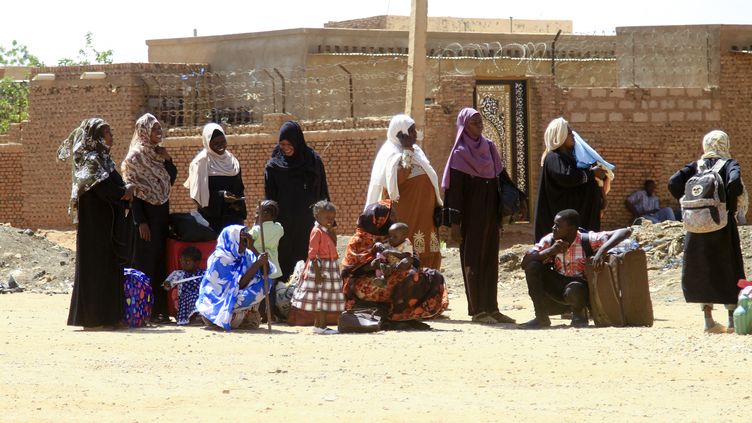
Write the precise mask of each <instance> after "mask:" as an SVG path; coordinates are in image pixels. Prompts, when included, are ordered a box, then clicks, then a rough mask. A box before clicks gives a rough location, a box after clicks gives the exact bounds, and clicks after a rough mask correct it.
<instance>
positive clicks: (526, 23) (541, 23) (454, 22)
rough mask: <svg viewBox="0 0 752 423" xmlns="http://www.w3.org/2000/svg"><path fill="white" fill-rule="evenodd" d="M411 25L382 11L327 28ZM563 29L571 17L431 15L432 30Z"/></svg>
mask: <svg viewBox="0 0 752 423" xmlns="http://www.w3.org/2000/svg"><path fill="white" fill-rule="evenodd" d="M409 25H410V17H409V16H394V15H382V16H371V17H367V18H361V19H352V20H347V21H339V22H334V21H330V22H327V23H325V24H324V28H351V29H389V30H397V31H407V30H408V29H409ZM559 29H561V30H562V32H564V33H571V32H572V21H571V20H537V19H514V18H511V19H510V18H507V17H504V18H500V19H482V18H452V17H446V16H442V17H435V16H429V17H428V30H429V31H435V32H494V33H505V34H509V33H528V34H530V33H544V34H555V33H556V31H558V30H559Z"/></svg>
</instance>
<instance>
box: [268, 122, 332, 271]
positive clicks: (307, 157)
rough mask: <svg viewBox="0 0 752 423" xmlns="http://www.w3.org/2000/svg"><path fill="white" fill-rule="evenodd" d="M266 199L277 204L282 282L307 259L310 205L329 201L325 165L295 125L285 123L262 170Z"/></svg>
mask: <svg viewBox="0 0 752 423" xmlns="http://www.w3.org/2000/svg"><path fill="white" fill-rule="evenodd" d="M264 191H265V193H266V199H267V200H274V201H276V202H277V204H279V216H278V217H277V221H278V222H279V223H280V224H282V227H283V228H284V229H285V236H284V237H283V238H282V239H281V240H280V242H279V265H280V267H281V268H282V280H287V279H288V277H289V276H290V274H292V272H293V269H294V268H295V263H297V262H298V261H299V260H305V259H306V257H307V256H308V238H309V236H310V234H311V229H312V228H313V222H314V218H313V213H311V206H312V205H313V204H314V203H316V202H317V201H319V200H329V188H328V186H327V184H326V173H325V172H324V163H323V162H322V161H321V158H320V157H319V155H318V154H316V152H315V151H313V149H312V148H311V147H308V146H307V145H306V142H305V138H304V137H303V130H302V129H301V128H300V125H298V124H297V123H296V122H292V121H289V122H285V123H284V124H283V125H282V127H281V128H280V130H279V143H278V144H277V146H276V147H274V151H273V152H272V157H271V159H270V160H269V161H268V162H267V163H266V169H265V170H264Z"/></svg>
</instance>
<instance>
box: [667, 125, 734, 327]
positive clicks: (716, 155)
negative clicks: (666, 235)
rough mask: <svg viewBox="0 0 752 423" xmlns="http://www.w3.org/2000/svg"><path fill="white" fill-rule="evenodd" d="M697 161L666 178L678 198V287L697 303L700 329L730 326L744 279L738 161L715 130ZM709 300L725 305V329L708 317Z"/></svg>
mask: <svg viewBox="0 0 752 423" xmlns="http://www.w3.org/2000/svg"><path fill="white" fill-rule="evenodd" d="M702 149H703V154H702V156H701V157H700V160H698V161H696V162H691V163H689V164H687V165H686V166H684V167H683V168H682V169H681V170H679V171H678V172H676V173H675V174H674V175H673V176H671V178H670V179H669V181H668V189H669V191H671V195H673V196H674V197H675V198H677V199H679V200H680V203H681V206H682V221H683V222H684V228H685V229H686V231H687V233H686V236H685V237H684V259H683V264H682V291H684V299H685V300H686V301H687V302H688V303H699V304H701V307H702V311H703V313H704V315H705V331H706V332H709V333H725V332H730V331H733V327H734V319H733V311H734V308H735V307H736V300H737V295H738V294H739V288H738V287H737V282H738V281H739V279H745V276H744V261H743V259H742V250H741V245H740V243H739V230H738V228H737V223H738V221H737V219H738V218H739V217H738V216H742V218H743V216H744V215H746V213H747V203H748V200H747V192H746V190H745V188H744V183H743V181H742V174H741V166H740V165H739V163H738V162H737V161H736V160H734V159H732V158H731V153H730V151H729V149H730V141H729V137H728V135H727V134H726V133H725V132H723V131H719V130H714V131H711V132H709V133H708V134H707V135H705V137H704V138H703V140H702ZM713 304H725V305H726V309H727V310H728V325H729V326H728V329H727V328H726V327H725V326H723V325H721V324H719V323H717V322H715V320H713V315H712V310H713Z"/></svg>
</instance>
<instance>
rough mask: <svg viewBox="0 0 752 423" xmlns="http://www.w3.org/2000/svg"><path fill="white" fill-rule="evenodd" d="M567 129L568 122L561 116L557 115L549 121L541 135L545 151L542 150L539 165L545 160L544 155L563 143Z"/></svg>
mask: <svg viewBox="0 0 752 423" xmlns="http://www.w3.org/2000/svg"><path fill="white" fill-rule="evenodd" d="M568 130H569V123H568V122H567V121H566V120H564V118H563V117H558V118H556V119H554V120H552V121H551V123H549V124H548V128H546V133H545V134H544V135H543V140H544V142H545V144H546V151H544V152H543V156H542V157H541V166H543V162H544V161H545V160H546V155H547V154H548V153H550V152H552V151H554V150H556V149H557V148H559V147H561V145H562V144H564V141H566V139H567V133H568Z"/></svg>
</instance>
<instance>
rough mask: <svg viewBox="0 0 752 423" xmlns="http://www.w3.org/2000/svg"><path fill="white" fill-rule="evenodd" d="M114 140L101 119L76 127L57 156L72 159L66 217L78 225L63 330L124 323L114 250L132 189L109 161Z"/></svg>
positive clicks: (119, 262) (119, 268) (120, 241)
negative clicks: (72, 274) (66, 325)
mask: <svg viewBox="0 0 752 423" xmlns="http://www.w3.org/2000/svg"><path fill="white" fill-rule="evenodd" d="M112 142H113V137H112V130H111V129H110V125H109V124H108V123H107V122H105V121H104V120H102V119H99V118H91V119H86V120H84V121H83V122H81V125H80V126H79V127H78V128H76V129H75V130H74V131H73V132H71V134H70V135H69V136H68V138H67V139H66V140H65V141H63V143H62V145H61V146H60V149H59V150H58V159H60V160H63V161H65V160H67V159H69V158H71V157H72V158H73V160H72V162H73V163H72V169H71V182H72V184H71V185H72V186H71V198H70V207H69V209H68V213H70V214H71V216H73V222H74V223H77V224H78V225H77V229H78V230H77V231H76V274H75V278H74V281H73V294H72V296H71V305H70V310H69V312H68V324H69V325H71V326H83V327H84V329H114V328H115V327H116V326H117V325H118V324H119V322H120V321H121V319H122V318H123V305H122V298H123V260H122V258H121V257H119V254H118V253H119V251H118V249H119V246H121V245H123V244H124V243H126V242H127V240H125V239H120V238H121V234H123V233H124V231H123V229H124V228H125V226H126V225H127V222H126V219H125V209H126V208H127V207H128V201H129V200H130V199H131V197H132V196H133V191H134V186H133V185H126V184H125V183H124V182H123V178H122V177H120V174H119V173H118V172H117V170H115V163H114V162H113V161H112V157H111V156H110V148H111V147H112Z"/></svg>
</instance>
